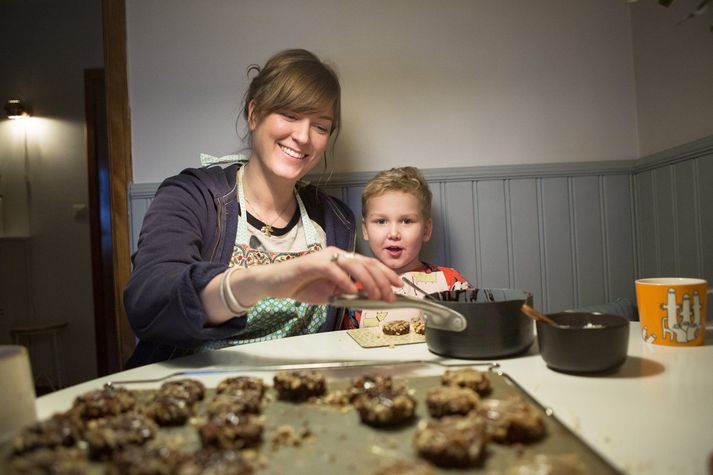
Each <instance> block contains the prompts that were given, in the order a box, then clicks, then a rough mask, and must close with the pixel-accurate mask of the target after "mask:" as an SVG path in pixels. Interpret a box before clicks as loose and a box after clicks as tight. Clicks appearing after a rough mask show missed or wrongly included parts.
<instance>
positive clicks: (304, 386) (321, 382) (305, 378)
mask: <svg viewBox="0 0 713 475" xmlns="http://www.w3.org/2000/svg"><path fill="white" fill-rule="evenodd" d="M273 383H274V387H275V390H276V391H277V397H278V398H279V399H282V400H286V401H295V402H299V401H306V400H307V399H309V398H311V397H313V396H321V395H323V394H324V393H325V392H327V382H326V380H325V379H324V375H322V374H321V373H318V372H317V371H292V372H282V373H277V374H276V375H275V377H274V379H273Z"/></svg>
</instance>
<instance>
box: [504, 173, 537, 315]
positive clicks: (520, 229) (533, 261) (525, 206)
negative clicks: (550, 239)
mask: <svg viewBox="0 0 713 475" xmlns="http://www.w3.org/2000/svg"><path fill="white" fill-rule="evenodd" d="M508 189H509V192H508V196H509V198H510V200H509V202H510V203H509V205H510V206H509V208H510V243H511V248H512V269H513V271H512V276H513V281H512V286H513V288H516V289H523V290H528V291H530V292H532V295H533V298H534V302H533V304H534V306H535V307H536V308H538V309H541V308H544V299H543V282H544V278H543V276H544V268H543V263H544V261H543V260H542V259H541V258H540V257H541V252H540V243H541V239H540V238H541V236H540V231H541V226H540V212H539V206H538V200H537V197H538V193H537V180H536V179H534V178H527V179H516V180H508ZM542 231H544V230H542Z"/></svg>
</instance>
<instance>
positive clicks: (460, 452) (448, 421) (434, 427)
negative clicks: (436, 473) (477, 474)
mask: <svg viewBox="0 0 713 475" xmlns="http://www.w3.org/2000/svg"><path fill="white" fill-rule="evenodd" d="M413 444H414V447H415V448H416V451H417V452H418V454H419V455H420V456H421V457H423V458H424V459H426V460H428V461H430V462H432V463H434V464H436V465H438V466H439V467H470V466H473V465H476V464H479V463H481V462H482V460H483V458H484V454H485V447H486V444H487V435H486V433H485V423H484V422H483V420H482V419H481V418H480V417H476V416H474V415H468V416H446V417H443V418H441V419H431V420H429V421H422V422H421V423H420V424H419V427H418V430H417V431H416V433H415V434H414V438H413Z"/></svg>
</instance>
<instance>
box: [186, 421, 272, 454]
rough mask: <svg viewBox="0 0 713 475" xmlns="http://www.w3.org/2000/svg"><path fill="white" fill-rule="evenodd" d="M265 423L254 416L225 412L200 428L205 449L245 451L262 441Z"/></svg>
mask: <svg viewBox="0 0 713 475" xmlns="http://www.w3.org/2000/svg"><path fill="white" fill-rule="evenodd" d="M264 426H265V425H264V423H263V421H262V419H261V418H260V417H259V416H256V415H254V414H235V413H233V412H224V413H221V414H217V415H215V416H213V417H211V418H210V420H209V421H208V422H207V423H205V424H203V425H201V426H200V427H199V428H198V432H199V434H200V438H201V441H202V443H203V447H204V448H208V447H212V448H215V449H222V450H225V449H236V450H239V449H244V448H246V447H254V446H256V445H258V444H259V443H260V442H261V441H262V432H263V429H264Z"/></svg>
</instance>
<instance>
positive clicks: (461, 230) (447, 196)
mask: <svg viewBox="0 0 713 475" xmlns="http://www.w3.org/2000/svg"><path fill="white" fill-rule="evenodd" d="M442 186H444V188H445V190H444V193H443V200H442V201H443V204H444V206H443V209H442V210H441V216H442V220H443V226H444V229H446V230H447V231H446V237H447V239H446V242H447V243H448V257H447V259H446V261H445V262H449V263H451V264H453V267H455V268H456V269H457V270H458V271H459V272H460V273H461V274H463V276H464V277H465V278H466V279H468V282H470V283H471V284H472V285H479V283H480V279H479V276H478V273H477V271H476V264H477V260H476V252H475V250H476V237H477V234H476V227H475V211H474V208H475V200H474V198H473V184H472V183H471V182H470V181H464V182H455V183H443V184H442ZM426 260H428V259H426ZM433 264H434V265H436V264H439V263H436V262H433Z"/></svg>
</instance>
